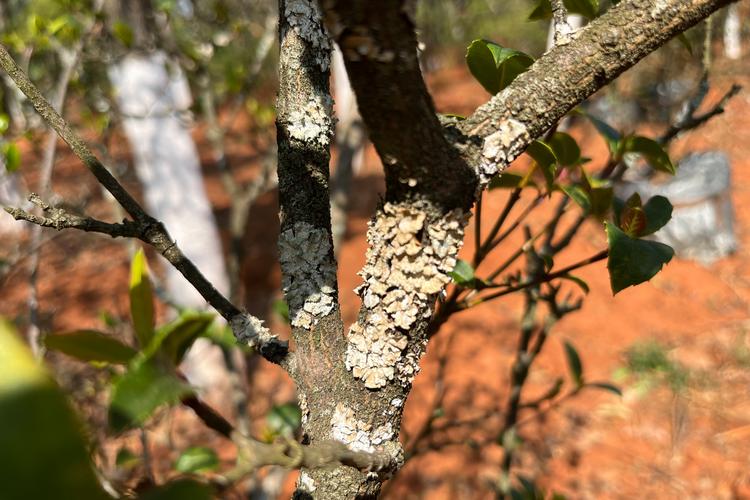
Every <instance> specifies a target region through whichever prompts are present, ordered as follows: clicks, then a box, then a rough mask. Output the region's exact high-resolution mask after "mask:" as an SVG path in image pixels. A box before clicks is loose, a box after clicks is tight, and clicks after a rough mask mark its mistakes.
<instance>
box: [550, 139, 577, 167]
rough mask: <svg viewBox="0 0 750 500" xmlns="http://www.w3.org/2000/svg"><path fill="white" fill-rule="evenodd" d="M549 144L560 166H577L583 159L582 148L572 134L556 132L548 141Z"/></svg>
mask: <svg viewBox="0 0 750 500" xmlns="http://www.w3.org/2000/svg"><path fill="white" fill-rule="evenodd" d="M547 144H549V146H550V147H551V148H552V151H554V153H555V156H556V157H557V161H558V162H559V163H560V165H563V166H566V167H567V166H570V165H575V164H577V163H578V161H579V160H580V159H581V148H580V147H578V143H577V142H576V140H575V139H573V137H572V136H571V135H570V134H566V133H565V132H555V133H554V134H552V137H551V138H550V139H549V141H547Z"/></svg>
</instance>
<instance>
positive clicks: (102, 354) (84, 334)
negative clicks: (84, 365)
mask: <svg viewBox="0 0 750 500" xmlns="http://www.w3.org/2000/svg"><path fill="white" fill-rule="evenodd" d="M44 345H45V346H46V347H47V349H51V350H53V351H60V352H62V353H65V354H67V355H68V356H73V357H74V358H77V359H80V360H82V361H98V362H103V363H114V364H120V365H124V364H127V363H128V362H129V361H130V360H131V359H133V356H135V355H136V350H135V349H133V348H132V347H130V346H128V345H125V344H123V343H122V342H120V341H119V340H117V339H116V338H114V337H112V336H110V335H107V334H105V333H102V332H97V331H95V330H77V331H73V332H67V333H55V334H50V335H47V336H46V337H45V338H44Z"/></svg>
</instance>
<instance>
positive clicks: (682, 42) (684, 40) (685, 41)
mask: <svg viewBox="0 0 750 500" xmlns="http://www.w3.org/2000/svg"><path fill="white" fill-rule="evenodd" d="M676 38H677V41H678V42H680V45H682V46H683V47H685V50H687V51H688V53H689V54H690V55H691V56H692V55H693V44H691V43H690V40H688V37H687V36H685V33H680V34H679V35H677V37H676Z"/></svg>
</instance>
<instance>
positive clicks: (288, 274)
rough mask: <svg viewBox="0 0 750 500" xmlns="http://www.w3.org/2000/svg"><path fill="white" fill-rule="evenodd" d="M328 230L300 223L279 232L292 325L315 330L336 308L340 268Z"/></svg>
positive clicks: (282, 267)
mask: <svg viewBox="0 0 750 500" xmlns="http://www.w3.org/2000/svg"><path fill="white" fill-rule="evenodd" d="M331 252H332V249H331V242H330V237H329V235H328V233H327V232H326V231H324V230H322V229H318V228H316V227H314V226H312V225H310V224H308V223H306V222H299V223H297V224H295V225H294V226H293V227H292V228H291V229H287V230H286V231H284V232H282V233H281V234H280V235H279V253H280V256H279V260H280V261H281V269H282V272H283V278H282V286H283V289H284V294H285V296H286V300H287V303H288V304H289V317H290V319H291V323H292V326H297V327H301V328H305V329H308V330H309V329H311V328H312V327H313V326H314V325H315V324H316V323H317V321H318V320H319V319H320V318H322V317H324V316H327V315H328V314H329V313H330V312H331V311H333V308H334V305H335V303H336V268H335V267H334V265H333V260H332V259H331V257H330V256H331Z"/></svg>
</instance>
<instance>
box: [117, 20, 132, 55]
mask: <svg viewBox="0 0 750 500" xmlns="http://www.w3.org/2000/svg"><path fill="white" fill-rule="evenodd" d="M112 32H113V34H114V35H115V38H117V39H118V40H119V41H120V43H122V44H123V45H124V46H125V47H127V48H130V47H132V46H133V40H134V35H133V29H132V28H131V27H130V26H129V25H128V24H127V23H124V22H122V21H115V23H114V25H113V26H112Z"/></svg>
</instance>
